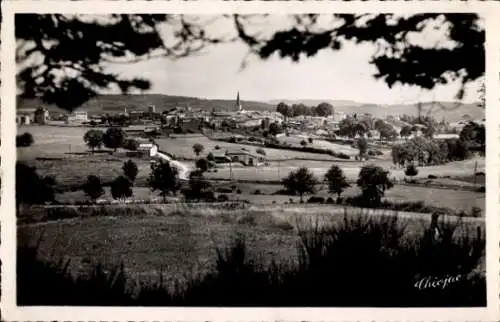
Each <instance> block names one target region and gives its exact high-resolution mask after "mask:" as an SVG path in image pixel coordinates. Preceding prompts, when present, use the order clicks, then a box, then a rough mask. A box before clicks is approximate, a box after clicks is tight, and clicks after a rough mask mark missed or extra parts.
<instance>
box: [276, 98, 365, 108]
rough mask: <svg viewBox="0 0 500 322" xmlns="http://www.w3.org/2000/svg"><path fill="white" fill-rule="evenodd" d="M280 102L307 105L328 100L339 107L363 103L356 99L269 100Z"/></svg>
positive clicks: (315, 104) (314, 104)
mask: <svg viewBox="0 0 500 322" xmlns="http://www.w3.org/2000/svg"><path fill="white" fill-rule="evenodd" d="M280 102H283V103H285V104H287V105H293V104H300V103H302V104H305V105H307V106H317V105H319V104H321V103H323V102H327V103H330V104H332V105H333V106H337V107H345V106H358V105H361V104H362V103H359V102H355V101H349V100H317V99H303V100H272V101H269V103H270V104H272V105H274V106H276V105H278V104H279V103H280Z"/></svg>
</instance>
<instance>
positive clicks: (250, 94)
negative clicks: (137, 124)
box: [110, 26, 478, 104]
mask: <svg viewBox="0 0 500 322" xmlns="http://www.w3.org/2000/svg"><path fill="white" fill-rule="evenodd" d="M222 29H225V28H222ZM214 30H215V29H214ZM217 30H221V26H218V28H217ZM169 31H171V30H167V31H165V33H168V32H169ZM433 41H435V39H434V38H433ZM247 52H248V48H247V47H246V45H245V44H243V43H241V42H238V43H232V44H221V45H215V46H211V47H209V48H207V49H206V50H204V51H203V52H202V53H198V54H196V56H193V57H187V58H181V59H179V60H175V61H172V60H169V59H154V60H150V61H145V62H141V63H137V64H134V65H114V66H112V67H110V68H111V70H113V71H116V72H118V73H120V74H122V75H124V76H141V77H143V78H146V79H149V80H150V81H151V82H152V88H151V90H150V91H149V93H160V94H169V95H178V96H191V97H200V98H214V99H215V98H218V99H234V97H235V95H236V92H237V91H239V92H240V96H241V99H242V100H258V101H268V100H275V99H276V100H279V99H299V100H300V99H325V100H353V101H357V102H363V103H379V104H402V103H413V102H417V101H432V100H440V101H453V100H454V96H455V95H456V93H457V89H458V86H457V85H456V84H455V85H448V86H439V87H437V88H435V90H433V91H432V92H429V91H425V90H422V89H420V88H419V87H408V86H405V87H401V86H395V87H393V88H392V89H389V87H388V86H387V85H386V84H385V83H384V82H383V81H378V80H375V79H374V78H373V76H372V75H374V74H375V72H376V68H375V67H374V66H373V65H371V64H369V60H370V57H371V55H372V54H373V52H374V47H372V46H371V45H354V44H351V43H348V44H347V45H345V46H344V47H343V49H342V50H340V51H332V50H329V49H326V50H323V51H321V52H319V53H318V54H317V55H316V56H313V57H311V58H304V59H302V60H301V61H300V62H299V63H294V62H292V61H291V60H290V59H282V58H279V57H276V56H273V57H271V58H270V59H268V60H266V61H262V60H259V59H252V60H251V61H250V62H249V64H248V65H247V66H246V68H244V69H243V70H241V69H240V67H241V63H242V61H243V59H244V58H245V56H246V54H247ZM477 85H478V84H472V85H471V86H470V87H469V89H468V90H467V91H466V97H465V99H464V101H467V102H470V101H476V100H478V95H477V88H478V87H477Z"/></svg>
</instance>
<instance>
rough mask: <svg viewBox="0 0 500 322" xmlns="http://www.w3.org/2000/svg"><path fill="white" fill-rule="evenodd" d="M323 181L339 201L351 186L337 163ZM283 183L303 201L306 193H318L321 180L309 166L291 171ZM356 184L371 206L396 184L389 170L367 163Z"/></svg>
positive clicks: (378, 201) (379, 200)
mask: <svg viewBox="0 0 500 322" xmlns="http://www.w3.org/2000/svg"><path fill="white" fill-rule="evenodd" d="M323 182H324V183H326V185H327V187H328V192H329V193H332V194H335V195H337V201H340V197H341V195H342V193H343V192H344V191H345V189H347V188H348V187H350V184H349V183H348V182H347V178H346V176H345V174H344V172H343V171H342V169H341V168H340V167H339V166H337V165H332V166H331V168H330V169H329V170H328V171H327V173H326V174H325V176H324V179H323ZM282 183H283V186H284V187H285V189H286V190H287V191H288V192H290V193H293V194H298V195H299V196H300V202H303V196H304V194H307V193H311V194H314V193H316V190H317V185H318V184H320V180H319V179H318V178H316V177H315V176H314V174H313V173H312V172H311V171H310V170H309V169H308V168H306V167H301V168H299V169H297V170H295V171H292V172H290V173H289V174H288V176H287V177H286V178H284V179H283V181H282ZM356 185H357V186H358V187H359V188H360V189H361V198H363V200H364V201H365V203H366V204H367V205H371V206H377V205H379V204H380V203H381V201H382V197H383V196H384V194H385V191H386V190H388V189H390V188H392V187H393V186H394V184H393V182H392V181H391V180H390V178H389V171H386V170H384V169H383V168H381V167H379V166H375V165H366V166H364V167H362V168H361V171H360V172H359V175H358V179H357V181H356Z"/></svg>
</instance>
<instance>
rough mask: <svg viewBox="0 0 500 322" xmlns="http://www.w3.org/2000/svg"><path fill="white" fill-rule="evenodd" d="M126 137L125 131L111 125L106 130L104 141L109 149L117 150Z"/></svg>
mask: <svg viewBox="0 0 500 322" xmlns="http://www.w3.org/2000/svg"><path fill="white" fill-rule="evenodd" d="M124 139H125V132H124V131H123V130H122V129H121V128H117V127H111V128H108V129H107V130H106V132H104V135H103V137H102V142H103V143H104V146H105V147H107V148H108V149H112V150H113V151H115V152H116V150H117V149H118V148H120V147H122V145H123V141H124Z"/></svg>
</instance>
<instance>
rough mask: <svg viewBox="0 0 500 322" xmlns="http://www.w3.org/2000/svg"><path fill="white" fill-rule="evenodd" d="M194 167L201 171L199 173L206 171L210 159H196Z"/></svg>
mask: <svg viewBox="0 0 500 322" xmlns="http://www.w3.org/2000/svg"><path fill="white" fill-rule="evenodd" d="M196 168H197V169H199V170H200V171H201V173H203V172H206V171H207V170H208V168H210V161H208V159H205V158H201V159H198V160H197V161H196Z"/></svg>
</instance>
